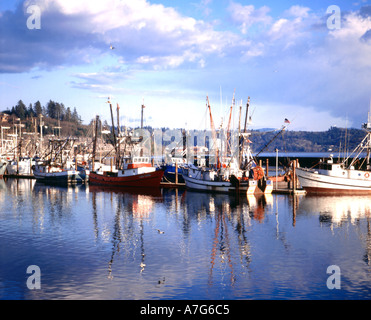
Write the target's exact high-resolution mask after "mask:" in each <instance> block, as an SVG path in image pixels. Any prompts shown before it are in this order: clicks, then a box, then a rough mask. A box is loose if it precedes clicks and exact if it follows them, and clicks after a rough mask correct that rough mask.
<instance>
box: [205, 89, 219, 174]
mask: <svg viewBox="0 0 371 320" xmlns="http://www.w3.org/2000/svg"><path fill="white" fill-rule="evenodd" d="M206 100H207V108H208V109H209V114H210V127H211V133H212V135H213V141H214V147H215V148H216V152H215V155H216V163H217V168H218V169H219V167H220V161H219V149H218V146H217V141H216V131H215V125H214V120H213V115H212V114H211V107H210V101H209V96H206Z"/></svg>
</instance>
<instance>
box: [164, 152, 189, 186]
mask: <svg viewBox="0 0 371 320" xmlns="http://www.w3.org/2000/svg"><path fill="white" fill-rule="evenodd" d="M183 165H185V159H183V158H176V157H173V158H171V162H170V163H167V164H162V165H161V166H160V167H159V169H160V170H163V171H164V176H163V180H164V181H165V182H171V183H176V182H178V183H184V179H183V176H182V173H183Z"/></svg>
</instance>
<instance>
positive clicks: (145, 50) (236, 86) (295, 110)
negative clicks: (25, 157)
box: [0, 0, 371, 130]
mask: <svg viewBox="0 0 371 320" xmlns="http://www.w3.org/2000/svg"><path fill="white" fill-rule="evenodd" d="M370 2H371V1H364V0H354V1H351V0H347V1H343V0H331V1H326V0H314V1H313V0H312V1H306V0H303V1H300V2H297V1H276V0H266V1H261V0H260V1H258V0H250V1H243V0H191V1H184V0H147V1H146V0H135V1H133V0H130V1H129V0H106V1H102V0H26V1H15V0H14V1H13V0H0V41H1V45H0V111H1V110H6V109H7V108H11V107H12V106H13V105H15V104H16V103H17V102H18V100H20V99H22V100H23V102H24V103H25V104H26V105H27V106H28V104H29V103H34V102H36V101H37V100H40V102H41V104H42V105H46V103H47V102H48V101H49V100H50V99H52V100H54V101H58V102H63V103H64V105H65V106H66V107H67V106H68V107H71V108H74V107H76V109H77V111H78V113H79V114H80V115H81V116H82V119H83V121H84V123H89V122H90V120H91V119H93V118H94V117H95V115H96V114H99V115H100V116H101V117H102V118H103V119H107V120H108V121H109V122H110V114H109V106H108V104H107V103H106V102H107V97H111V101H112V103H113V105H114V106H115V107H116V104H117V103H118V104H119V105H120V112H121V115H122V117H121V123H125V124H128V125H131V126H135V125H139V119H140V106H141V104H142V103H143V101H144V104H145V106H146V108H145V113H144V114H145V124H147V125H151V126H153V127H162V126H166V127H170V128H180V127H186V128H195V129H203V128H204V127H205V125H206V96H209V99H210V104H211V108H212V111H213V116H214V120H215V122H216V125H219V124H220V123H221V121H222V120H223V123H224V125H225V124H226V122H227V116H228V112H229V107H230V105H231V103H232V97H233V94H234V92H235V100H236V108H235V112H234V122H233V125H234V126H236V125H237V115H238V106H239V105H240V104H241V102H242V104H243V105H244V106H245V104H246V101H247V98H248V96H250V99H251V102H250V111H251V113H252V120H253V124H252V127H253V128H262V127H274V128H279V127H280V126H281V125H282V124H283V120H284V119H285V118H288V119H289V120H290V121H291V125H290V127H289V129H290V130H327V129H328V128H329V127H330V126H333V125H336V126H342V127H345V126H347V127H357V128H359V127H360V125H361V123H362V122H364V121H366V119H367V113H368V111H369V109H370V98H371V4H370ZM35 5H36V6H37V8H36V9H38V10H39V12H40V16H39V17H38V15H37V10H36V11H35V7H32V6H35ZM331 5H336V6H337V7H338V8H339V9H340V11H339V14H338V15H336V13H337V12H336V11H332V10H330V11H329V6H331ZM339 17H340V20H339V19H338V18H339ZM110 46H113V47H114V49H110Z"/></svg>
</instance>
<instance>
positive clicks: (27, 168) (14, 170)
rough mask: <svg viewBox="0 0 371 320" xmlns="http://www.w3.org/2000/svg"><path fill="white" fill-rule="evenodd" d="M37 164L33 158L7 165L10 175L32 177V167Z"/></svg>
mask: <svg viewBox="0 0 371 320" xmlns="http://www.w3.org/2000/svg"><path fill="white" fill-rule="evenodd" d="M34 164H36V162H35V161H34V160H32V159H31V158H22V159H19V161H17V160H12V161H9V163H8V165H7V173H8V175H17V176H31V175H32V169H31V167H32V166H33V165H34Z"/></svg>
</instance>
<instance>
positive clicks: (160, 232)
mask: <svg viewBox="0 0 371 320" xmlns="http://www.w3.org/2000/svg"><path fill="white" fill-rule="evenodd" d="M157 232H158V233H159V234H164V233H165V231H161V230H160V229H157Z"/></svg>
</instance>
